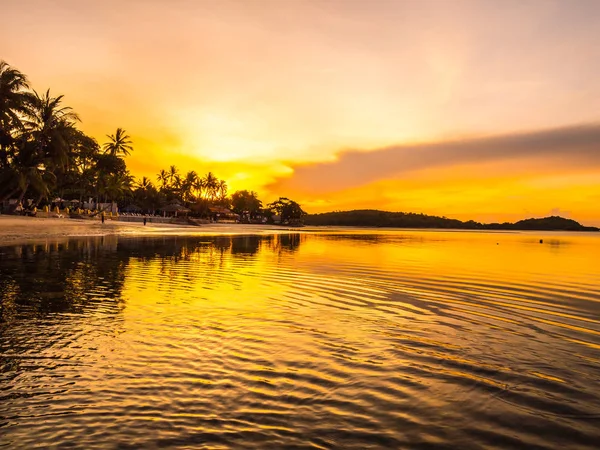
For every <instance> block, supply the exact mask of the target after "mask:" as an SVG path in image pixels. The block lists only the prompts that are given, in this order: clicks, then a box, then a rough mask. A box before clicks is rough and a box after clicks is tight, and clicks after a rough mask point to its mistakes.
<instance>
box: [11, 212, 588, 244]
mask: <svg viewBox="0 0 600 450" xmlns="http://www.w3.org/2000/svg"><path fill="white" fill-rule="evenodd" d="M386 231H389V232H398V231H405V232H448V233H461V232H467V233H468V232H472V233H498V234H517V233H536V234H538V235H543V234H546V233H549V234H550V235H552V234H553V233H569V234H571V233H573V234H578V235H587V234H588V233H589V234H596V233H597V232H585V231H564V230H563V231H561V230H556V231H550V230H546V231H541V230H539V231H535V230H468V229H459V228H456V229H454V228H442V229H440V228H386V227H352V226H316V225H313V226H311V225H308V226H305V227H286V226H281V225H268V224H239V223H212V224H205V225H200V226H193V225H185V224H170V223H152V222H148V224H147V225H144V224H143V223H142V222H127V221H117V220H107V221H105V223H101V222H100V221H99V220H93V221H92V220H85V219H71V218H38V217H26V216H12V215H0V246H8V245H18V244H23V243H33V242H39V241H44V240H53V241H56V240H62V239H73V238H84V237H103V236H121V237H132V238H134V237H169V236H172V237H175V236H210V235H212V236H219V235H221V236H243V235H246V236H248V235H269V234H290V233H311V232H313V233H314V232H320V233H328V234H329V233H341V234H344V233H367V234H368V233H382V232H386Z"/></svg>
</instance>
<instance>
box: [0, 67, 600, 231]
mask: <svg viewBox="0 0 600 450" xmlns="http://www.w3.org/2000/svg"><path fill="white" fill-rule="evenodd" d="M79 121H80V118H79V116H78V115H77V114H76V112H75V111H73V109H72V108H70V107H69V106H66V105H65V104H64V102H63V96H62V95H57V96H54V95H53V94H52V93H51V92H50V90H47V91H45V92H43V93H39V92H37V91H35V90H33V89H31V87H30V85H29V81H28V79H27V77H26V76H25V75H24V74H23V73H22V72H20V71H19V70H17V69H15V68H14V67H11V66H10V65H9V64H8V63H6V62H4V61H0V212H1V213H3V214H7V213H8V214H19V215H34V216H38V217H44V218H50V217H73V218H77V219H86V218H88V219H89V218H96V219H100V218H101V217H104V216H108V217H109V218H111V219H113V220H114V219H118V220H127V219H133V220H136V219H139V220H141V217H142V216H144V217H145V216H149V217H151V218H152V219H150V220H151V221H152V220H154V222H155V223H156V222H158V220H159V219H158V217H162V218H163V219H167V220H173V219H175V218H177V220H176V221H177V222H179V223H189V224H196V225H199V224H204V223H207V222H217V221H221V222H227V221H229V222H244V223H261V224H263V223H279V224H285V225H299V224H301V223H302V222H304V223H305V224H307V225H334V226H371V227H400V228H456V229H477V230H567V231H598V228H595V227H586V226H583V225H581V224H579V223H577V222H576V221H574V220H570V219H565V218H562V217H555V216H553V217H546V218H543V219H527V220H521V221H518V222H516V223H490V224H483V223H479V222H475V221H472V220H470V221H467V222H463V221H460V220H457V219H449V218H446V217H437V216H429V215H425V214H414V213H403V212H387V211H377V210H355V211H345V212H330V213H323V214H312V215H307V213H306V212H305V211H304V210H303V209H302V207H301V205H300V204H299V203H297V202H295V201H293V200H290V199H288V198H285V197H280V198H279V199H278V200H276V201H274V202H271V203H269V204H267V205H266V207H263V202H262V201H261V200H260V199H259V198H258V195H257V194H256V192H253V191H249V190H239V191H236V192H234V193H233V194H231V195H229V193H228V186H227V182H226V181H225V180H222V179H220V178H218V177H217V176H216V175H215V174H214V173H213V172H210V171H209V172H208V173H206V175H204V176H202V175H200V174H199V173H198V172H196V171H194V170H191V171H188V172H187V173H181V172H180V171H179V169H178V168H177V167H176V166H174V165H172V166H170V167H169V168H166V169H162V170H160V171H159V172H158V173H157V174H156V180H154V181H153V180H152V179H150V178H148V177H146V176H143V177H141V178H139V179H136V178H135V177H134V176H132V175H131V173H130V171H129V170H128V168H127V163H126V157H127V156H129V155H130V154H131V152H133V151H134V146H133V142H132V140H131V138H130V137H129V135H128V134H127V132H126V131H125V130H124V129H122V128H117V129H116V131H115V132H114V133H113V134H109V135H107V136H106V141H105V142H104V143H102V144H100V143H98V142H97V141H96V140H95V139H94V138H92V137H90V136H88V135H86V134H85V133H83V132H82V131H81V130H79V129H78V128H77V124H78V123H79ZM184 219H185V220H184Z"/></svg>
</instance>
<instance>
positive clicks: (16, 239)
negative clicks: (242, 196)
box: [0, 215, 295, 245]
mask: <svg viewBox="0 0 600 450" xmlns="http://www.w3.org/2000/svg"><path fill="white" fill-rule="evenodd" d="M294 230H295V229H294ZM289 231H290V229H288V228H286V227H281V226H276V225H251V224H230V223H223V224H220V223H212V224H206V225H201V226H193V225H184V224H170V223H152V222H148V223H147V225H144V224H143V223H141V222H125V221H118V220H106V221H105V222H104V223H102V222H101V221H100V220H84V219H70V218H37V217H24V216H8V215H0V245H12V244H18V243H22V242H30V241H37V240H43V239H60V238H70V237H77V236H82V237H83V236H109V235H117V236H126V235H130V236H150V235H175V236H176V235H178V234H187V235H189V234H262V233H270V234H274V233H281V232H289Z"/></svg>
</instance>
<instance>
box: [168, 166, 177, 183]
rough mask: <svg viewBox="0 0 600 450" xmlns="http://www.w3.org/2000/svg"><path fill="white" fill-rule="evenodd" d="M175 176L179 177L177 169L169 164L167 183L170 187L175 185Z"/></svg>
mask: <svg viewBox="0 0 600 450" xmlns="http://www.w3.org/2000/svg"><path fill="white" fill-rule="evenodd" d="M177 177H179V170H178V169H177V167H175V166H171V167H170V168H169V183H170V184H171V188H173V187H175V184H176V181H177Z"/></svg>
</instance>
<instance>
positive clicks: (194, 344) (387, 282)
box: [0, 230, 600, 449]
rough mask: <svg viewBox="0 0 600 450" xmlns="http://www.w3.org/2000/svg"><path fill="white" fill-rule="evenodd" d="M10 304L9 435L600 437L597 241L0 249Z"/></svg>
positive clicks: (347, 239) (581, 444)
mask: <svg viewBox="0 0 600 450" xmlns="http://www.w3.org/2000/svg"><path fill="white" fill-rule="evenodd" d="M540 238H543V240H544V242H543V243H539V240H540ZM0 299H1V300H0V301H1V303H0V446H4V447H7V448H26V449H30V448H33V447H34V446H39V447H56V448H86V449H91V448H123V449H126V448H132V449H133V448H136V449H137V448H169V447H172V448H218V449H224V448H237V449H247V448H269V449H274V448H286V449H287V448H318V449H328V448H343V449H354V448H355V449H367V448H385V449H388V448H411V449H412V448H461V449H464V448H474V449H479V448H523V449H534V448H549V449H550V448H561V449H562V448H569V449H584V448H589V449H592V448H598V446H599V445H600V234H588V233H583V234H568V233H473V232H435V231H422V232H418V231H415V232H412V231H381V232H367V231H360V230H357V231H353V232H347V233H336V232H329V233H310V232H308V233H304V234H289V235H287V234H282V235H275V236H244V237H227V236H220V237H207V236H189V237H182V236H179V237H172V236H171V237H165V238H147V237H146V238H142V237H137V238H133V237H127V238H124V237H114V236H113V237H103V238H84V239H71V240H66V241H62V242H58V243H41V244H28V245H19V246H12V247H11V246H4V247H0Z"/></svg>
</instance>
